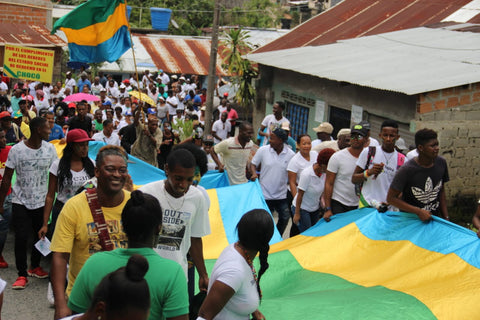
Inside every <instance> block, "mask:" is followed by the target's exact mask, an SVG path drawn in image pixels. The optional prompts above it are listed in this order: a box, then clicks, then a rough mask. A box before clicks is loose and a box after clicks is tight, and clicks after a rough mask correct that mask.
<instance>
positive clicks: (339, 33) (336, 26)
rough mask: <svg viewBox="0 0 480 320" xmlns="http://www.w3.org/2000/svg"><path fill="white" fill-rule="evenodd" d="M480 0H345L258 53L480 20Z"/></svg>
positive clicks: (260, 49) (257, 51) (267, 45)
mask: <svg viewBox="0 0 480 320" xmlns="http://www.w3.org/2000/svg"><path fill="white" fill-rule="evenodd" d="M479 7H480V6H479V2H478V0H474V1H471V0H395V1H393V0H343V1H342V2H340V3H339V4H337V5H336V6H334V7H332V8H331V9H329V10H327V11H325V12H322V13H321V14H319V15H317V16H315V17H313V18H311V19H310V20H308V21H306V22H305V23H303V24H301V25H299V26H298V27H296V28H295V29H293V30H292V31H291V32H289V33H287V34H286V35H284V36H283V37H280V38H278V39H277V40H275V41H272V42H270V43H268V44H266V45H265V46H263V47H261V48H259V49H257V50H256V51H255V53H260V52H269V51H275V50H282V49H289V48H298V47H304V46H318V45H323V44H329V43H334V42H336V41H338V40H344V39H351V38H358V37H361V36H367V35H374V34H380V33H384V32H391V31H397V30H403V29H409V28H416V27H421V26H427V25H429V24H434V23H439V22H442V21H456V22H463V23H465V22H470V23H479V22H480V8H479Z"/></svg>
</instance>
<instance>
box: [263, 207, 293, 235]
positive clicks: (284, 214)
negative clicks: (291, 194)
mask: <svg viewBox="0 0 480 320" xmlns="http://www.w3.org/2000/svg"><path fill="white" fill-rule="evenodd" d="M265 202H266V203H267V206H268V209H269V210H270V212H271V213H272V214H273V211H277V213H278V222H277V229H278V232H280V236H281V235H283V232H284V231H285V228H286V227H287V225H288V219H289V218H290V210H289V208H288V202H287V199H286V198H285V199H280V200H265Z"/></svg>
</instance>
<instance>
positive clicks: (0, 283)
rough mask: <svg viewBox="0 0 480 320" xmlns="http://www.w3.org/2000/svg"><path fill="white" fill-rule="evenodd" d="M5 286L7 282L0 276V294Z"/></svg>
mask: <svg viewBox="0 0 480 320" xmlns="http://www.w3.org/2000/svg"><path fill="white" fill-rule="evenodd" d="M6 286H7V282H5V280H3V279H2V278H0V294H1V293H2V292H3V290H5V287H6Z"/></svg>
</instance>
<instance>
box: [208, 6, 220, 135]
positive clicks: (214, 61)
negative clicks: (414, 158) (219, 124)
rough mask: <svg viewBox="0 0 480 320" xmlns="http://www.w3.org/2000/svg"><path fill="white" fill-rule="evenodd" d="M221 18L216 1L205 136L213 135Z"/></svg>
mask: <svg viewBox="0 0 480 320" xmlns="http://www.w3.org/2000/svg"><path fill="white" fill-rule="evenodd" d="M219 18H220V0H215V7H214V12H213V26H212V44H211V47H210V64H209V66H208V87H207V101H206V102H207V110H205V135H208V134H210V133H211V128H212V117H213V95H214V94H215V78H216V70H217V51H218V21H219Z"/></svg>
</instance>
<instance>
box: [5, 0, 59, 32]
mask: <svg viewBox="0 0 480 320" xmlns="http://www.w3.org/2000/svg"><path fill="white" fill-rule="evenodd" d="M52 8H53V5H52V2H51V1H50V0H3V1H2V5H1V10H0V21H3V22H6V23H17V24H28V25H39V26H46V27H47V28H48V29H51V28H52Z"/></svg>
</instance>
